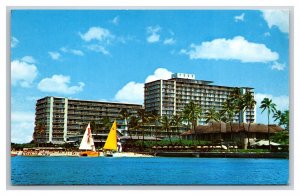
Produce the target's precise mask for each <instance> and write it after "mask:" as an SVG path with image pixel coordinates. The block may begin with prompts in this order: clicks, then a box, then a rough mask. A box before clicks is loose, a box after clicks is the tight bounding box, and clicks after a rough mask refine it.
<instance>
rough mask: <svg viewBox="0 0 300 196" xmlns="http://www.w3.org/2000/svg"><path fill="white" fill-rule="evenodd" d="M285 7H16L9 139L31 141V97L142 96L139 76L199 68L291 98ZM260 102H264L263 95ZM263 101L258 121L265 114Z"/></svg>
mask: <svg viewBox="0 0 300 196" xmlns="http://www.w3.org/2000/svg"><path fill="white" fill-rule="evenodd" d="M288 14H289V13H288V11H287V10H223V11H222V10H100V11H99V10H94V11H92V10H85V11H80V10H77V11H74V10H73V11H71V10H16V11H12V13H11V80H12V81H11V97H12V99H11V100H12V141H13V142H18V143H22V142H29V141H30V140H31V139H32V133H33V126H34V109H35V100H36V99H38V98H42V97H44V96H61V97H69V98H78V99H88V100H105V101H119V102H120V101H121V102H130V103H141V104H142V103H143V83H144V82H145V81H151V80H155V79H160V78H165V79H166V78H169V77H170V74H171V73H176V72H180V73H193V74H196V78H197V79H199V80H210V81H214V83H215V84H217V85H226V86H248V87H253V88H254V89H255V94H256V101H257V102H258V103H260V101H261V100H262V99H263V98H264V97H269V98H271V99H272V100H273V102H275V103H276V104H277V105H278V108H279V109H281V110H284V109H287V108H288V103H289V100H288V99H289V26H288V24H289V18H288ZM258 105H259V104H258ZM266 119H267V118H266V114H261V111H260V110H259V109H257V122H261V123H266Z"/></svg>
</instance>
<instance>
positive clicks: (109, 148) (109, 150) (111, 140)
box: [103, 120, 120, 157]
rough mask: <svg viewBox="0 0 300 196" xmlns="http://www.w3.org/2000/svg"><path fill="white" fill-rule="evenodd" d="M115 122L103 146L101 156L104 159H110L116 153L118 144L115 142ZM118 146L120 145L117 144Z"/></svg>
mask: <svg viewBox="0 0 300 196" xmlns="http://www.w3.org/2000/svg"><path fill="white" fill-rule="evenodd" d="M117 137H118V136H117V122H116V120H115V121H114V123H113V124H112V126H111V128H110V131H109V133H108V136H107V139H106V141H105V144H104V146H103V150H104V151H103V155H104V156H106V157H112V156H113V155H114V154H115V153H116V152H118V143H119V142H117ZM119 145H120V143H119Z"/></svg>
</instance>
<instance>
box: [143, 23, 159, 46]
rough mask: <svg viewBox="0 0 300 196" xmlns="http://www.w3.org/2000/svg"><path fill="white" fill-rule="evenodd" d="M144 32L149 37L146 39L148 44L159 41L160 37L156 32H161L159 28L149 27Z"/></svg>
mask: <svg viewBox="0 0 300 196" xmlns="http://www.w3.org/2000/svg"><path fill="white" fill-rule="evenodd" d="M146 30H147V33H148V34H149V36H148V37H147V41H148V42H149V43H155V42H158V41H159V39H160V35H159V34H158V32H159V31H160V30H161V28H160V27H159V26H154V27H153V26H149V27H147V28H146Z"/></svg>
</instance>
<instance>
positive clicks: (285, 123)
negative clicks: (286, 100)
mask: <svg viewBox="0 0 300 196" xmlns="http://www.w3.org/2000/svg"><path fill="white" fill-rule="evenodd" d="M289 116H290V112H289V110H285V111H284V112H283V115H282V118H281V124H282V125H283V126H284V129H285V130H286V131H289V129H290V127H289V125H290V124H289V119H290V118H289Z"/></svg>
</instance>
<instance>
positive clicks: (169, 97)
mask: <svg viewBox="0 0 300 196" xmlns="http://www.w3.org/2000/svg"><path fill="white" fill-rule="evenodd" d="M212 83H213V82H212V81H204V80H196V77H195V75H194V74H185V73H175V74H172V78H171V79H168V80H156V81H153V82H149V83H146V84H145V90H144V93H145V98H144V104H145V112H151V111H153V110H156V111H157V112H158V113H159V114H160V115H161V116H163V115H168V116H171V115H175V114H178V113H180V112H181V111H182V110H183V108H184V106H185V105H186V104H188V103H189V102H190V101H194V102H195V103H197V104H198V105H200V106H201V107H202V110H203V111H204V112H205V111H207V110H208V109H209V108H212V107H213V108H215V109H216V111H220V110H221V108H222V104H223V102H224V101H225V100H226V99H227V98H228V96H229V94H230V92H232V91H233V89H235V88H236V87H228V86H219V85H213V84H212ZM238 88H239V89H240V91H241V93H242V94H244V93H245V92H246V91H250V92H252V93H253V96H254V92H253V88H250V87H238ZM250 120H251V122H255V107H254V109H252V110H247V111H245V112H241V113H240V114H239V115H237V116H236V117H235V120H234V121H235V122H239V121H240V122H250ZM198 123H199V124H201V123H204V119H199V122H198Z"/></svg>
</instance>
